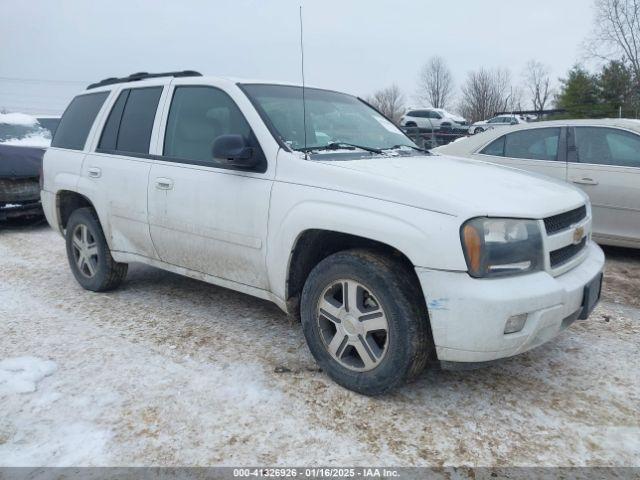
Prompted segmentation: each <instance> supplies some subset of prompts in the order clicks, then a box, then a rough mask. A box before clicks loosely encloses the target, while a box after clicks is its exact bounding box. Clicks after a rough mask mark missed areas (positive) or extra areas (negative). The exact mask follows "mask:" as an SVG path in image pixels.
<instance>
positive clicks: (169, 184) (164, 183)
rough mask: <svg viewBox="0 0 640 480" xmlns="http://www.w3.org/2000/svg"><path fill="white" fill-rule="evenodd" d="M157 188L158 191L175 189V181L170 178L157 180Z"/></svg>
mask: <svg viewBox="0 0 640 480" xmlns="http://www.w3.org/2000/svg"><path fill="white" fill-rule="evenodd" d="M156 188H157V189H158V190H171V189H172V188H173V180H171V179H170V178H156Z"/></svg>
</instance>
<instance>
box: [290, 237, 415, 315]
mask: <svg viewBox="0 0 640 480" xmlns="http://www.w3.org/2000/svg"><path fill="white" fill-rule="evenodd" d="M351 249H366V250H371V251H373V252H376V253H378V254H380V255H383V256H385V257H387V258H390V259H392V260H394V261H396V262H398V263H399V264H400V265H401V266H402V267H403V268H404V269H405V270H406V272H407V275H409V276H410V277H411V281H412V282H416V283H415V284H416V285H417V286H418V287H419V285H420V280H419V279H418V276H417V274H416V271H415V268H414V265H413V262H411V260H410V259H409V257H408V256H407V255H405V254H404V253H403V252H402V251H400V250H399V249H397V248H395V247H394V246H392V245H389V244H388V243H384V242H382V241H379V240H374V239H371V238H367V237H362V236H359V235H354V234H351V233H345V232H340V231H335V230H327V229H316V228H313V229H307V230H304V231H302V232H300V234H299V235H298V237H297V238H296V240H295V242H294V244H293V247H292V249H291V254H290V255H289V261H288V264H287V272H286V285H285V301H286V305H287V311H288V312H289V314H290V315H293V316H295V317H299V313H300V295H301V293H302V288H303V287H304V284H305V282H306V280H307V277H308V276H309V274H310V273H311V271H312V270H313V268H314V267H315V266H316V265H317V264H318V263H320V262H321V261H322V260H324V259H325V258H327V257H328V256H330V255H332V254H334V253H338V252H341V251H345V250H351Z"/></svg>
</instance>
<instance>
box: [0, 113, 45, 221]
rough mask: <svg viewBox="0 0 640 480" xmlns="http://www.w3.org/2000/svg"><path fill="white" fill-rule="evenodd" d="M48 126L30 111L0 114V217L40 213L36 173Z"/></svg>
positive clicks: (40, 160) (38, 175) (2, 219)
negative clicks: (28, 113) (28, 112)
mask: <svg viewBox="0 0 640 480" xmlns="http://www.w3.org/2000/svg"><path fill="white" fill-rule="evenodd" d="M50 143H51V130H49V129H48V128H46V127H44V126H43V125H42V123H41V122H40V121H39V120H38V119H37V118H36V117H33V116H31V115H26V114H23V113H4V114H0V221H4V220H7V219H11V218H18V217H35V216H40V217H41V216H42V207H41V205H40V186H39V177H40V169H41V167H42V156H43V154H44V150H45V148H46V147H47V146H49V144H50Z"/></svg>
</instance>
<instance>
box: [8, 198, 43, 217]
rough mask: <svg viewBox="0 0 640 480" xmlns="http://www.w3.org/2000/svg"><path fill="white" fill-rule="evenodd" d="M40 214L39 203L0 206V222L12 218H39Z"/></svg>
mask: <svg viewBox="0 0 640 480" xmlns="http://www.w3.org/2000/svg"><path fill="white" fill-rule="evenodd" d="M42 213H43V212H42V205H40V202H39V201H35V202H26V203H8V204H5V205H0V221H5V220H10V219H12V218H25V217H41V216H42Z"/></svg>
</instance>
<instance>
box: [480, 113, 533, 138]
mask: <svg viewBox="0 0 640 480" xmlns="http://www.w3.org/2000/svg"><path fill="white" fill-rule="evenodd" d="M523 123H527V118H526V117H523V116H521V115H498V116H497V117H493V118H490V119H489V120H482V121H480V122H476V123H474V124H472V125H471V126H470V127H469V133H470V134H471V135H475V134H476V133H481V132H484V131H486V130H492V129H494V128H500V127H508V126H512V125H521V124H523Z"/></svg>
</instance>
